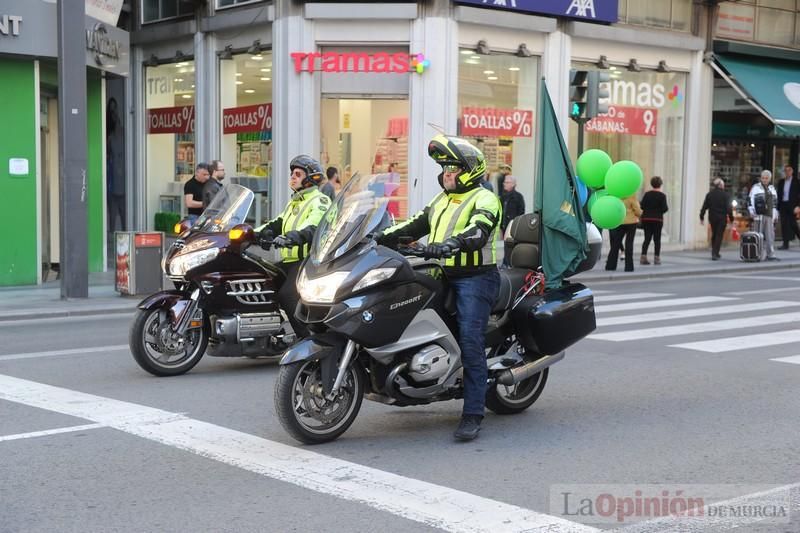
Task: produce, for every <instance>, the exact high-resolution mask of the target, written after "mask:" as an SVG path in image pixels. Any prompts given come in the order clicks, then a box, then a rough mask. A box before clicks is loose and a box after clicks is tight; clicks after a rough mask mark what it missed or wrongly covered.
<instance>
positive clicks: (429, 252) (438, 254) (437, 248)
mask: <svg viewBox="0 0 800 533" xmlns="http://www.w3.org/2000/svg"><path fill="white" fill-rule="evenodd" d="M460 247H461V246H460V245H459V243H458V241H457V240H455V239H452V238H451V239H447V240H446V241H444V242H439V243H436V244H429V245H427V246H426V247H425V259H441V258H442V257H451V256H452V255H453V254H454V253H455V252H456V251H457V250H458V249H459V248H460Z"/></svg>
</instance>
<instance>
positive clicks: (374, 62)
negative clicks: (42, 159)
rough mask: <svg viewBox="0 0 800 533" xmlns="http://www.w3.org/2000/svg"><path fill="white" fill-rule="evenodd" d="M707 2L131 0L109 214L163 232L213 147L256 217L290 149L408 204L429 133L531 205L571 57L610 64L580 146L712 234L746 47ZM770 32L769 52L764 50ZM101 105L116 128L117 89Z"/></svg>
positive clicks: (573, 138) (276, 186)
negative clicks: (731, 54) (723, 51)
mask: <svg viewBox="0 0 800 533" xmlns="http://www.w3.org/2000/svg"><path fill="white" fill-rule="evenodd" d="M39 1H41V0H39ZM17 3H19V4H26V2H21V1H19V2H17ZM762 3H763V2H762V1H761V0H751V1H748V2H744V1H742V2H735V4H737V6H734V7H735V9H740V8H741V7H742V6H749V8H752V10H753V20H752V25H753V28H754V29H753V30H752V33H753V39H757V38H767V39H772V40H775V39H777V38H779V37H777V36H770V37H763V35H767V33H768V32H766V30H764V29H760V28H762V27H763V28H766V27H767V26H768V25H767V26H764V24H767V23H768V19H769V17H770V16H772V17H773V18H774V15H775V14H774V13H772V12H771V11H770V12H769V13H767V11H769V10H768V9H767V8H764V9H762V6H761V4H762ZM791 3H792V4H794V3H795V2H794V0H791ZM712 4H713V5H711V6H709V5H708V4H706V3H696V2H693V1H692V0H637V1H633V0H593V1H590V2H583V1H580V2H575V1H572V0H547V1H536V2H533V1H529V0H452V1H450V0H425V1H396V2H350V1H343V2H329V1H318V2H303V1H298V0H274V1H267V0H243V1H240V0H209V1H208V2H192V1H184V0H130V1H129V0H126V1H125V5H126V6H129V8H130V15H131V23H130V30H131V33H130V61H129V63H128V67H129V68H128V69H127V70H128V74H127V76H126V77H124V78H120V79H118V80H117V79H115V80H114V81H115V83H117V84H118V86H120V87H121V88H122V91H121V96H120V99H121V100H124V103H120V105H119V109H121V110H122V112H119V116H120V124H121V125H122V131H124V143H123V148H122V154H121V155H120V157H117V158H112V159H113V160H114V161H116V162H120V161H121V163H120V164H119V165H117V169H120V168H121V169H123V170H124V172H123V173H122V182H123V184H124V191H125V197H124V198H125V201H124V202H122V204H123V209H121V211H122V213H115V220H124V221H125V222H124V224H123V223H120V225H122V226H123V227H124V228H125V229H137V230H152V229H163V230H168V229H169V228H168V227H165V226H164V220H168V218H165V217H164V216H163V215H160V214H162V213H177V214H178V215H180V214H182V213H183V212H184V208H183V183H184V182H185V181H186V180H187V179H188V178H189V177H191V175H192V174H193V171H194V166H195V165H196V164H197V163H198V162H200V161H210V160H213V159H221V160H222V161H223V162H224V163H225V165H226V169H227V175H228V179H229V180H231V181H237V182H240V183H243V184H245V185H247V186H248V187H250V188H252V189H253V190H254V191H256V192H257V193H258V201H257V206H256V210H255V213H254V216H255V221H256V222H257V223H258V222H261V221H263V220H265V219H267V218H269V216H270V215H271V214H273V213H276V212H278V211H279V210H280V209H281V207H282V206H283V205H284V204H285V203H286V201H287V200H288V197H289V194H290V191H289V189H288V186H287V176H288V163H289V161H290V159H291V158H292V157H293V156H295V155H297V154H299V153H307V154H311V155H313V156H316V157H319V158H320V160H321V161H322V162H323V164H324V165H325V166H326V167H327V166H333V167H336V168H337V169H338V171H339V174H340V176H341V177H342V178H343V180H344V181H346V180H347V179H348V178H349V176H351V175H352V174H353V173H355V172H361V173H364V172H367V173H370V172H387V173H390V176H391V179H390V180H389V181H387V183H385V188H384V194H386V195H387V196H391V197H392V199H393V201H392V202H391V203H390V209H392V210H393V214H394V215H395V216H396V217H397V218H404V217H405V216H407V215H408V214H409V213H412V212H414V211H415V210H417V209H420V208H421V207H423V206H424V205H425V203H426V201H427V200H428V199H430V198H431V197H432V196H433V195H434V194H436V193H437V192H438V191H437V189H438V187H439V186H438V183H437V180H436V175H437V174H438V172H439V169H438V168H437V167H436V165H435V164H434V163H433V162H432V161H431V160H430V159H429V158H428V157H427V154H426V146H427V142H428V140H429V139H430V138H431V137H432V136H433V135H435V134H436V133H438V132H440V131H441V132H446V133H451V134H457V135H461V136H463V137H467V138H469V139H471V140H472V141H473V142H475V143H476V144H477V145H478V146H479V147H481V148H482V150H483V151H484V153H485V154H486V156H487V159H488V165H489V172H490V179H491V181H492V183H493V185H494V187H495V190H497V189H498V186H499V183H498V182H497V181H496V178H497V177H498V176H499V175H500V173H501V172H502V173H504V172H508V171H509V169H510V172H511V173H512V174H513V175H515V176H516V177H517V180H518V189H519V190H520V191H521V192H522V193H523V195H524V197H525V200H526V202H527V205H528V206H532V205H533V203H532V202H533V191H534V181H535V179H536V176H535V168H534V160H535V150H536V139H537V136H538V132H537V131H536V127H537V126H536V125H537V120H536V119H537V117H536V113H537V100H538V97H539V90H540V88H541V84H542V83H546V84H547V88H548V90H549V92H550V95H551V98H552V100H553V102H554V105H555V108H556V112H557V114H558V116H559V117H560V124H561V128H562V132H563V133H564V137H565V139H567V140H568V144H569V147H570V151H571V153H572V155H573V159H574V158H576V157H577V155H578V154H577V139H578V133H579V127H578V125H577V124H575V123H574V122H572V121H570V120H569V115H568V108H569V89H570V87H569V79H570V75H569V74H570V69H581V70H594V69H602V70H605V71H607V72H609V74H610V81H609V84H608V88H609V93H610V99H609V104H610V111H609V113H608V114H607V115H604V116H601V117H598V118H596V119H594V120H593V121H591V122H589V123H588V124H586V125H584V126H583V131H582V133H583V136H584V140H585V145H584V148H585V149H588V148H602V149H604V150H606V151H608V152H609V154H610V155H611V157H612V158H613V159H614V160H622V159H632V160H634V161H636V162H637V163H639V164H640V166H641V167H642V169H643V171H644V173H645V178H646V180H645V184H646V185H645V189H647V188H648V185H647V183H648V181H649V177H651V176H654V175H658V176H661V177H662V179H663V180H664V183H665V187H664V191H665V193H666V194H667V196H668V200H669V203H670V212H669V215H668V218H667V220H666V221H665V231H664V233H665V235H664V237H665V241H666V245H667V246H671V247H680V248H693V247H701V246H705V244H706V242H707V241H706V239H707V237H706V228H704V227H702V226H700V224H699V221H698V216H697V214H698V212H699V209H700V205H701V204H702V200H703V197H704V196H705V193H706V192H707V191H708V184H709V182H710V179H711V178H712V177H714V176H713V175H712V174H713V173H715V172H717V169H718V167H719V166H720V164H719V163H718V162H716V161H717V160H718V159H719V157H718V154H719V152H718V151H715V149H716V148H717V147H718V146H719V144H720V141H721V140H722V139H723V137H721V136H720V135H719V130H720V128H722V129H724V128H725V127H726V126H720V124H721V123H722V122H724V120H728V119H730V115H724V114H719V113H720V112H721V111H722V110H721V109H719V107H720V103H719V99H720V97H719V95H720V94H721V93H720V92H719V91H720V89H721V83H722V82H721V81H720V80H721V79H722V77H721V76H720V75H719V74H715V72H716V71H715V70H714V64H715V60H714V57H712V56H711V55H709V52H713V51H714V50H717V51H719V49H720V48H719V47H720V46H724V45H723V44H721V43H724V42H734V43H738V42H739V41H736V40H731V38H729V37H726V38H725V39H723V38H721V37H720V31H722V34H724V35H736V36H740V35H741V34H740V33H737V32H736V31H734V30H736V28H734V29H730V28H728V29H725V30H720V24H721V22H720V21H721V20H723V19H725V17H723V16H722V15H725V14H726V13H727V12H726V9H729V8H728V7H726V6H725V4H726V3H725V2H722V3H712ZM796 7H797V6H794V5H793V6H791V9H790V6H788V5H787V6H784V7H783V11H784V12H782V13H783V15H784V16H785V17H784V18H786V16H787V14H788V13H789V12H790V11H791V15H792V17H791V20H792V21H793V24H795V20H796V16H797V15H796ZM771 9H774V8H771ZM764 13H766V14H764ZM2 15H3V14H2V13H0V17H2ZM725 16H728V15H725ZM736 16H737V17H738V15H736ZM765 17H766V18H765ZM779 18H780V17H779ZM0 20H3V19H0ZM725 20H728V21H730V20H737V21H738V20H739V19H738V18H733V19H731V18H728V19H725ZM769 20H771V19H769ZM780 20H781V21H783V18H780ZM765 21H766V22H765ZM723 26H724V24H723ZM794 27H795V26H794V25H793V26H792V30H791V32H790V31H789V30H788V29H785V28H784V29H785V31H783V30H782V33H781V37H780V38H781V39H784V40H786V39H789V42H790V43H791V44H789V45H786V43H783V42H782V43H780V45H781V46H783V47H784V48H787V49H792V48H793V47H794V46H795V45H794V43H795V41H796V37H795V35H796V33H795V30H794ZM3 28H4V26H3V25H0V43H1V42H2V40H3V39H4V38H5V35H4V34H3V32H2V29H3ZM739 29H740V28H739ZM726 31H727V32H728V33H725V32H726ZM746 31H747V30H746ZM789 33H791V38H789V37H787V36H788V35H789ZM784 34H785V35H784ZM759 36H761V37H759ZM726 39H727V40H726ZM744 44H748V45H752V44H759V45H761V44H763V43H744ZM776 44H778V43H772V42H770V43H769V45H768V46H769V48H768V49H765V50H762V52H761V53H763V54H765V56H766V55H767V54H769V53H774V50H775V49H776V48H775V45H776ZM727 46H729V47H730V46H731V45H730V44H728V45H727ZM0 51H2V49H0ZM789 52H792V50H789ZM6 57H7V56H5V55H4V56H3V58H4V59H5V58H6ZM543 80H544V81H543ZM723 81H724V80H723ZM109 83H110V82H108V81H106V82H105V87H106V90H108V86H109ZM104 99H107V98H105V97H104ZM118 103H119V102H118ZM735 105H737V106H739V105H740V103H739V102H735ZM101 107H102V110H101V114H100V121H101V122H102V123H104V124H106V125H107V124H108V123H109V122H108V121H109V118H108V115H109V114H110V112H109V105H108V102H106V105H105V106H101ZM756 114H758V112H757V111H756ZM760 115H761V116H762V119H758V120H766V121H767V123H769V124H771V122H770V121H769V120H767V119H766V118H764V117H763V113H762V114H760ZM734 118H737V119H738V118H740V117H734ZM112 122H113V120H112ZM734 122H737V121H734ZM737 124H738V122H737ZM106 127H108V126H106ZM753 129H754V128H753V127H750V128H749V130H748V128H745V131H752V130H753ZM767 129H769V128H767ZM712 131H713V133H712ZM781 131H783V132H784V134H785V135H790V137H788V138H785V139H783V140H781V141H780V142H783V143H784V144H786V145H787V146H788V149H787V148H781V150H784V151H778V152H775V153H776V154H779V155H780V154H785V157H784V156H781V157H783V159H780V157H777V156H776V159H774V161H778V159H780V161H781V162H782V161H783V160H784V159H787V158H788V160H791V161H794V160H795V159H796V152H797V150H796V147H795V148H792V147H793V146H795V144H794V143H796V140H795V139H796V136H794V137H791V135H792V133H793V132H791V131H789V130H787V129H786V128H785V127H784V129H782V130H781ZM787 131H788V133H786V132H787ZM712 135H713V139H712ZM765 135H766V138H767V142H768V143H767V144H765V145H764V146H765V147H764V148H763V149H762V154H763V153H766V152H770V150H771V147H775V146H777V145H776V144H775V143H774V142H773V138H777V137H775V133H774V130H771V129H770V131H769V132H768V133H766V134H765ZM726 139H729V138H726ZM742 139H743V140H750V141H751V142H749V143H748V145H749V144H754V145H757V143H756V142H753V141H752V139H750V138H748V137H747V136H745V137H743V138H741V139H740V141H742ZM769 143H772V144H769ZM715 145H716V146H715ZM102 151H103V153H107V152H108V150H107V149H105V148H104V149H103V150H102ZM712 155H713V157H714V158H715V159H714V161H715V163H714V166H712ZM731 157H732V156H731ZM737 157H738V156H737ZM759 161H760V163H759V164H761V165H764V166H766V165H767V164H772V165H773V166H775V165H777V164H778V163H774V161H773V160H772V159H770V161H766V159H765V156H764V157H762V158H761V159H760V160H759ZM728 166H730V165H728ZM102 167H103V168H101V169H100V176H101V177H100V182H99V183H100V184H101V185H100V186H105V188H107V189H108V188H110V189H112V190H113V189H115V188H116V187H114V186H113V185H114V184H113V180H112V182H111V186H109V185H108V184H109V179H108V175H109V174H113V175H119V174H118V172H117V170H114V169H109V168H106V165H105V164H104V165H102ZM100 197H104V198H109V199H110V198H111V196H110V195H108V194H106V195H103V194H100ZM37 201H39V202H40V200H36V199H35V198H34V199H32V200H31V202H34V204H32V205H35V202H37ZM103 204H105V205H103ZM100 206H101V207H100V209H101V212H100V213H99V217H100V218H101V219H102V220H103V221H104V222H103V223H104V224H105V226H104V229H103V231H104V232H105V233H106V234H108V232H109V231H110V230H111V229H113V228H115V227H117V226H116V225H112V224H110V223H109V222H108V218H110V217H109V211H110V208H109V206H113V204H112V203H111V201H110V200H108V199H107V200H105V202H102V203H101V204H100ZM119 210H120V209H119V207H115V208H114V211H115V212H116V211H119ZM40 256H41V254H40V255H39V257H40ZM35 261H36V256H34V262H35ZM39 279H41V278H39ZM0 283H3V281H0ZM6 283H7V282H6Z"/></svg>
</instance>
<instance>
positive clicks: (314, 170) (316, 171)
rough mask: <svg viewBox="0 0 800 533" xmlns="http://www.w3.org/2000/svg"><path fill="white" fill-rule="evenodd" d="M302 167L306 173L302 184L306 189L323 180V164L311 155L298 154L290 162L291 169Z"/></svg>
mask: <svg viewBox="0 0 800 533" xmlns="http://www.w3.org/2000/svg"><path fill="white" fill-rule="evenodd" d="M296 168H299V169H302V170H304V171H305V173H306V177H305V178H303V182H302V184H301V186H302V187H303V188H304V189H307V188H308V187H315V186H317V185H319V184H320V183H321V182H322V175H323V171H322V165H320V163H319V161H317V160H316V159H314V158H313V157H311V156H310V155H298V156H297V157H295V158H294V159H292V160H291V162H290V163H289V170H292V171H293V170H294V169H296Z"/></svg>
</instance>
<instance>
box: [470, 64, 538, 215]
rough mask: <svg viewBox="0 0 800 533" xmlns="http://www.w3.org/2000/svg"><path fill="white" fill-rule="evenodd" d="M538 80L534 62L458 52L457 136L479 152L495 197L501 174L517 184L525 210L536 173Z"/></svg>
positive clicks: (527, 206)
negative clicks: (534, 127)
mask: <svg viewBox="0 0 800 533" xmlns="http://www.w3.org/2000/svg"><path fill="white" fill-rule="evenodd" d="M538 75H539V58H538V57H518V56H516V55H511V54H492V55H478V54H476V53H475V52H474V51H472V50H467V49H463V50H460V51H459V68H458V109H459V118H458V134H459V136H461V137H464V138H466V139H468V140H470V141H471V142H473V143H474V144H475V146H477V147H478V148H480V149H481V150H482V151H483V153H484V155H485V156H486V165H487V171H488V173H489V176H488V178H489V182H490V183H491V184H492V187H493V189H494V191H495V193H498V194H500V193H501V191H502V188H503V186H502V183H503V178H504V176H505V174H509V173H510V174H512V175H513V176H514V177H515V178H516V179H517V190H518V191H519V192H521V193H522V195H523V197H524V198H525V206H526V208H527V209H528V210H530V209H531V208H532V207H533V180H534V174H535V172H536V171H535V161H534V153H535V146H534V132H533V126H534V124H535V122H534V120H535V117H534V113H535V109H536V101H537V97H538V84H537V79H538Z"/></svg>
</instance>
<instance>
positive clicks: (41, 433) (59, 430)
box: [0, 424, 105, 442]
mask: <svg viewBox="0 0 800 533" xmlns="http://www.w3.org/2000/svg"><path fill="white" fill-rule="evenodd" d="M102 427H105V426H104V425H103V424H85V425H83V426H72V427H67V428H56V429H46V430H44V431H31V432H30V433H17V434H16V435H5V436H0V442H4V441H8V440H19V439H31V438H34V437H46V436H48V435H58V434H60V433H73V432H75V431H86V430H87V429H98V428H102Z"/></svg>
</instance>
